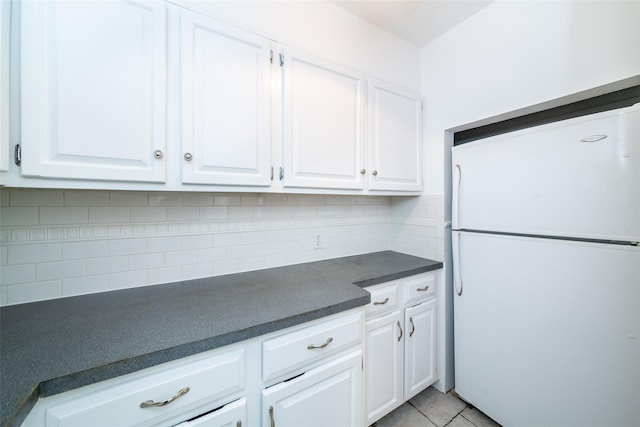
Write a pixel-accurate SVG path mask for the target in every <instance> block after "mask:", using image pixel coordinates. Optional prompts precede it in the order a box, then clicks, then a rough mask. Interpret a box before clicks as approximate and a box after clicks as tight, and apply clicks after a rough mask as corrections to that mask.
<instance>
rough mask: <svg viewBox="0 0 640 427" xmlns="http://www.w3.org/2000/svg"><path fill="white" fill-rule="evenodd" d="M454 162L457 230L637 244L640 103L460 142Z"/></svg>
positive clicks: (639, 232) (639, 229)
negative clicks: (633, 242)
mask: <svg viewBox="0 0 640 427" xmlns="http://www.w3.org/2000/svg"><path fill="white" fill-rule="evenodd" d="M605 136H606V137H605ZM452 158H453V165H452V167H453V180H452V184H453V194H452V196H453V197H452V199H453V200H452V201H453V206H452V208H453V212H452V214H453V215H452V216H453V218H452V220H453V228H454V229H467V230H471V229H472V230H488V231H499V232H512V233H523V234H536V235H552V236H569V237H582V238H592V239H604V240H621V241H636V242H637V241H640V104H636V105H635V106H633V107H628V108H626V109H620V110H614V111H609V112H604V113H598V114H593V115H590V116H583V117H580V118H575V119H571V120H565V121H562V122H557V123H553V124H549V125H544V126H538V127H535V128H530V129H525V130H522V131H517V132H511V133H509V134H505V135H500V136H495V137H490V138H486V139H483V140H478V141H474V142H471V143H468V144H464V145H460V146H457V147H454V148H453V150H452Z"/></svg>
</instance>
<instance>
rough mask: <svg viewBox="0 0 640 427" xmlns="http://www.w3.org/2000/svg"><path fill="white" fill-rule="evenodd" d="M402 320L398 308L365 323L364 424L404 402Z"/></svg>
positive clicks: (370, 422) (368, 423) (372, 421)
mask: <svg viewBox="0 0 640 427" xmlns="http://www.w3.org/2000/svg"><path fill="white" fill-rule="evenodd" d="M402 321H403V319H402V315H401V312H400V311H394V312H392V313H390V314H388V315H386V316H384V317H380V318H377V319H373V320H370V321H367V323H366V327H365V328H366V335H365V372H366V374H365V407H366V417H367V419H366V421H367V423H366V425H371V424H372V423H374V422H375V421H377V420H378V419H379V418H381V417H382V416H384V415H385V414H387V413H389V412H391V411H392V410H393V409H394V408H396V407H398V406H400V404H401V403H402V402H404V400H403V398H402V393H403V384H404V382H403V377H402V375H403V369H402V366H403V354H404V340H403V333H404V331H403V326H402Z"/></svg>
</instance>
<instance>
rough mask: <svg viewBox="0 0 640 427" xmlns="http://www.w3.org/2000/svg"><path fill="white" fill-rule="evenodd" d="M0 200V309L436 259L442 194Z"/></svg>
mask: <svg viewBox="0 0 640 427" xmlns="http://www.w3.org/2000/svg"><path fill="white" fill-rule="evenodd" d="M0 200H2V211H1V212H0V237H1V239H0V269H2V271H1V272H0V305H7V304H18V303H22V302H30V301H38V300H42V299H50V298H59V297H63V296H71V295H80V294H86V293H94V292H103V291H107V290H112V289H122V288H127V287H135V286H143V285H150V284H158V283H166V282H173V281H179V280H186V279H193V278H200V277H206V276H211V275H220V274H229V273H235V272H240V271H249V270H255V269H261V268H270V267H277V266H282V265H287V264H292V263H298V262H307V261H314V260H320V259H327V258H335V257H340V256H348V255H355V254H359V253H366V252H374V251H380V250H388V249H392V250H396V251H399V252H405V253H409V254H413V255H418V256H424V257H428V258H432V259H443V256H442V251H443V247H444V240H443V239H442V235H443V232H442V222H443V221H442V218H441V212H443V211H444V209H443V206H440V204H442V203H443V197H442V196H429V195H427V196H421V197H380V196H377V197H374V196H339V195H331V196H324V195H302V194H236V193H224V194H218V193H203V192H197V193H196V192H194V193H179V192H177V193H166V192H136V191H97V190H96V191H84V190H31V189H7V188H5V189H1V190H0ZM14 202H15V203H14ZM314 232H320V233H322V241H323V242H322V244H323V247H322V248H321V249H314V248H313V233H314Z"/></svg>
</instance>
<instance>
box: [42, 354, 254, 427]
mask: <svg viewBox="0 0 640 427" xmlns="http://www.w3.org/2000/svg"><path fill="white" fill-rule="evenodd" d="M187 387H188V388H189V391H188V392H186V393H184V394H183V395H181V396H180V397H177V398H176V399H175V400H174V401H172V402H171V403H169V404H167V405H166V406H159V407H154V406H151V407H145V408H143V407H141V404H142V403H143V402H146V401H153V402H163V401H165V400H168V399H171V398H172V397H174V396H177V395H178V394H179V391H182V390H185V389H186V388H187ZM244 387H245V351H244V349H239V350H234V351H228V352H225V353H222V354H220V353H217V354H216V355H213V356H211V357H205V358H201V359H197V360H195V361H193V362H189V363H185V364H183V365H180V366H177V367H171V368H169V369H167V370H164V371H156V372H155V373H154V374H150V375H147V376H144V377H138V378H136V379H133V380H130V381H125V382H122V383H118V384H116V385H113V386H109V387H106V388H104V389H100V390H98V391H95V392H92V393H88V394H84V395H81V397H77V398H75V399H72V400H70V401H66V403H62V404H60V405H57V406H52V407H50V408H49V409H47V410H46V425H47V426H58V427H67V426H92V427H99V426H105V427H107V426H131V425H136V426H137V425H144V426H147V425H154V424H156V423H161V422H163V421H165V420H169V419H173V418H174V417H176V416H179V415H182V414H184V415H185V416H186V415H189V416H190V417H193V416H196V415H198V413H197V412H196V413H190V411H194V410H195V409H200V408H201V407H202V405H206V404H207V403H214V402H216V401H219V400H220V399H223V398H224V399H228V398H229V396H230V395H232V394H233V393H238V392H240V391H242V390H243V389H244ZM79 390H81V389H79ZM75 391H77V390H74V392H75ZM227 401H228V400H227ZM222 403H224V402H222ZM178 421H179V420H178Z"/></svg>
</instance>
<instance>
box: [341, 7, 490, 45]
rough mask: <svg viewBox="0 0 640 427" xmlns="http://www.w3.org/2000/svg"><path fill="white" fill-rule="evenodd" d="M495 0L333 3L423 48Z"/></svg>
mask: <svg viewBox="0 0 640 427" xmlns="http://www.w3.org/2000/svg"><path fill="white" fill-rule="evenodd" d="M491 2H492V0H408V1H407V0H333V1H331V3H333V4H335V5H336V6H338V7H340V8H342V9H344V10H346V11H347V12H350V13H352V14H354V15H356V16H359V17H360V18H362V19H364V20H365V21H368V22H370V23H372V24H373V25H376V26H378V27H380V28H382V29H383V30H386V31H388V32H390V33H392V34H395V35H396V36H398V37H400V38H402V39H404V40H406V41H408V42H410V43H411V44H413V45H415V46H416V47H422V46H424V45H426V44H427V43H429V42H430V41H432V40H434V39H435V38H437V37H438V36H440V35H441V34H444V33H445V32H447V31H448V30H450V29H451V28H453V27H454V26H456V25H457V24H459V23H461V22H462V21H464V20H465V19H467V18H468V17H470V16H471V15H473V14H474V13H476V12H478V11H479V10H480V9H482V8H484V7H486V6H487V5H489V4H490V3H491Z"/></svg>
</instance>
